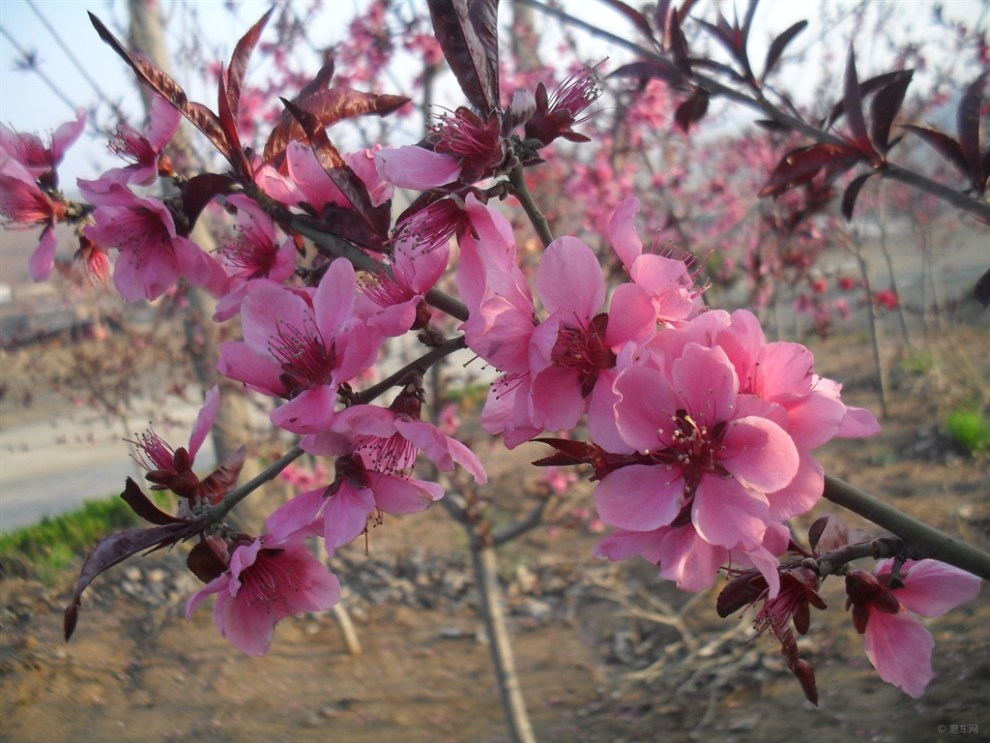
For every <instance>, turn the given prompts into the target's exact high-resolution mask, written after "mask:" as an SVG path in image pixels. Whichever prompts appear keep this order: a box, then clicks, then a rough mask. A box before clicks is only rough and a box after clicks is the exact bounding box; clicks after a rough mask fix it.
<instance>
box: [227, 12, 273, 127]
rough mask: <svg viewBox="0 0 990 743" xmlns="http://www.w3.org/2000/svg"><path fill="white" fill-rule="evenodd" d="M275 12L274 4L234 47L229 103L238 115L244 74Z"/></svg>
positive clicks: (230, 71) (232, 111)
mask: <svg viewBox="0 0 990 743" xmlns="http://www.w3.org/2000/svg"><path fill="white" fill-rule="evenodd" d="M274 12H275V6H274V5H273V6H272V7H271V8H269V9H268V12H267V13H265V14H264V15H263V16H261V19H260V20H259V21H258V22H257V23H255V24H254V25H253V26H251V28H250V29H248V32H247V33H246V34H244V35H243V36H242V37H241V39H240V41H238V42H237V46H235V47H234V53H233V54H232V55H231V57H230V67H228V68H227V95H226V98H227V105H228V107H229V108H230V111H231V113H233V115H234V116H235V117H236V116H237V112H238V109H239V108H240V105H241V85H242V84H243V82H244V74H245V72H246V71H247V65H248V60H250V59H251V52H253V51H254V47H255V45H256V44H257V43H258V39H259V38H260V37H261V32H262V31H264V29H265V25H266V24H267V23H268V19H269V18H271V16H272V13H274Z"/></svg>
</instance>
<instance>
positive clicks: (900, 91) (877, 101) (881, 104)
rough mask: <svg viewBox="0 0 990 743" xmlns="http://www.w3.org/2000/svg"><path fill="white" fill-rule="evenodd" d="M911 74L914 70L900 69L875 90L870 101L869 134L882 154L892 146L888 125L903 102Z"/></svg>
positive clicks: (889, 125) (892, 121)
mask: <svg viewBox="0 0 990 743" xmlns="http://www.w3.org/2000/svg"><path fill="white" fill-rule="evenodd" d="M912 75H914V70H902V71H901V72H900V73H898V76H897V77H896V78H895V79H894V80H893V81H892V82H890V83H888V84H887V85H885V86H883V87H882V88H881V89H880V90H879V91H877V94H876V95H875V96H874V97H873V101H872V102H871V105H870V113H871V121H870V134H871V138H872V140H873V144H874V146H875V147H876V148H877V149H878V150H879V151H880V152H882V153H884V154H886V153H887V152H888V151H889V150H890V148H891V147H892V146H893V143H892V142H890V127H891V125H892V124H893V123H894V117H895V116H896V115H897V112H898V111H900V109H901V104H902V103H903V102H904V95H905V93H907V89H908V85H910V84H911V76H912Z"/></svg>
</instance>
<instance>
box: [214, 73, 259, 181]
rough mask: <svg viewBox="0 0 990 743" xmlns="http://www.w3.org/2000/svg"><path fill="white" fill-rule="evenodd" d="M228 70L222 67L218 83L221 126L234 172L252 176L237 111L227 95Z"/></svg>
mask: <svg viewBox="0 0 990 743" xmlns="http://www.w3.org/2000/svg"><path fill="white" fill-rule="evenodd" d="M226 77H227V72H226V70H224V69H223V67H221V68H220V82H219V84H218V85H217V112H218V113H219V115H220V126H222V127H223V132H224V135H225V137H226V139H227V148H228V156H227V159H228V160H229V161H230V164H231V165H233V166H234V172H236V173H239V174H241V175H244V176H247V177H250V175H251V163H250V161H248V159H247V156H246V155H245V154H244V148H243V147H242V146H241V135H240V134H239V133H238V132H237V111H236V110H231V108H230V98H229V97H228V95H227V83H226V82H225V79H226Z"/></svg>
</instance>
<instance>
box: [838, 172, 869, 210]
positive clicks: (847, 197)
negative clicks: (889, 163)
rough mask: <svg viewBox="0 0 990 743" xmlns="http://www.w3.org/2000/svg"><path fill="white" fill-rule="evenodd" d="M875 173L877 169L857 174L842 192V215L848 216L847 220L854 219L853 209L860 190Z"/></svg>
mask: <svg viewBox="0 0 990 743" xmlns="http://www.w3.org/2000/svg"><path fill="white" fill-rule="evenodd" d="M873 175H876V171H875V170H871V171H870V172H869V173H864V174H863V175H861V176H857V177H856V178H854V179H853V181H852V183H850V184H849V185H848V186H846V191H845V193H844V194H842V216H843V217H845V218H846V221H847V222H851V221H852V218H853V209H855V208H856V199H857V198H858V197H859V192H860V190H862V188H863V184H865V183H866V182H867V181H868V180H869V179H870V177H871V176H873Z"/></svg>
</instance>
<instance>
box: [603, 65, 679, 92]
mask: <svg viewBox="0 0 990 743" xmlns="http://www.w3.org/2000/svg"><path fill="white" fill-rule="evenodd" d="M609 77H610V78H612V77H624V78H635V79H638V80H640V81H641V82H645V81H647V80H651V79H653V78H658V79H660V80H663V81H664V82H666V83H667V84H668V85H671V86H677V85H680V83H681V82H682V81H683V80H684V75H682V74H681V71H680V70H678V69H677V68H676V67H675V66H674V65H673V64H671V63H670V62H668V61H667V60H662V61H661V60H659V59H657V60H649V61H643V62H631V63H630V64H626V65H622V66H621V67H619V68H617V69H616V70H614V71H613V72H612V73H611V74H609Z"/></svg>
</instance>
